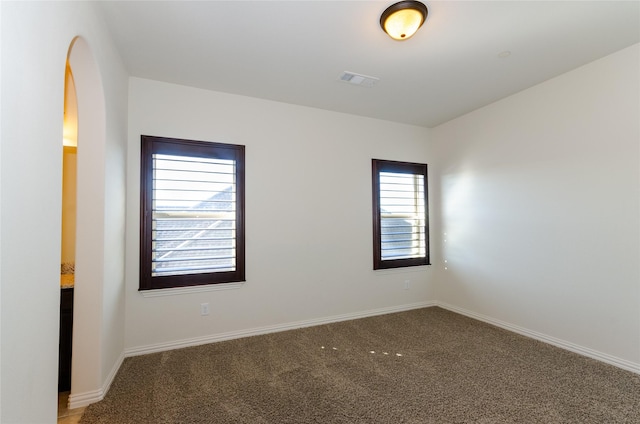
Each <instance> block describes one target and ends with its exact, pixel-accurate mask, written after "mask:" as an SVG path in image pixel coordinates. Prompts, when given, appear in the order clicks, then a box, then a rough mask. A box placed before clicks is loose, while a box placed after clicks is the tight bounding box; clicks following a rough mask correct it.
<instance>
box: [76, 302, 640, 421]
mask: <svg viewBox="0 0 640 424" xmlns="http://www.w3.org/2000/svg"><path fill="white" fill-rule="evenodd" d="M80 422H81V423H82V424H98V423H104V424H119V423H122V424H125V423H158V424H160V423H184V424H191V423H194V424H195V423H247V424H248V423H251V424H260V423H264V424H284V423H292V424H293V423H295V424H305V423H421V424H422V423H438V424H440V423H484V424H488V423H546V424H548V423H580V424H590V423H607V424H610V423H640V375H637V374H634V373H631V372H628V371H624V370H622V369H618V368H616V367H613V366H610V365H607V364H604V363H600V362H598V361H595V360H592V359H589V358H585V357H582V356H580V355H577V354H574V353H571V352H568V351H565V350H562V349H559V348H556V347H553V346H550V345H547V344H545V343H542V342H538V341H535V340H532V339H529V338H526V337H523V336H520V335H517V334H514V333H511V332H508V331H506V330H502V329H500V328H497V327H494V326H491V325H488V324H485V323H482V322H479V321H476V320H473V319H470V318H467V317H464V316H462V315H458V314H455V313H453V312H450V311H446V310H443V309H441V308H436V307H432V308H425V309H417V310H412V311H407V312H400V313H395V314H388V315H381V316H376V317H370V318H363V319H357V320H352V321H345V322H340V323H334V324H327V325H321V326H316V327H309V328H303V329H298V330H291V331H286V332H280V333H273V334H268V335H262V336H254V337H248V338H243V339H237V340H231V341H225V342H218V343H213V344H208V345H203V346H196V347H190V348H185V349H178V350H172V351H168V352H161V353H155V354H150V355H144V356H138V357H131V358H127V359H126V360H125V361H124V363H123V364H122V366H121V368H120V370H119V372H118V374H117V376H116V377H115V379H114V381H113V384H112V385H111V389H110V390H109V392H108V393H107V395H106V397H105V398H104V400H102V401H100V402H98V403H95V404H92V405H90V406H89V407H87V409H86V410H85V413H84V415H83V417H82V419H81V421H80Z"/></svg>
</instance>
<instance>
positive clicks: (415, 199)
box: [379, 172, 426, 261]
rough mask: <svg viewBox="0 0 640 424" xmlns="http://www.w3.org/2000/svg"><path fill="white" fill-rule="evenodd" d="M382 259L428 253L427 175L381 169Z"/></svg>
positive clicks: (418, 256) (420, 255)
mask: <svg viewBox="0 0 640 424" xmlns="http://www.w3.org/2000/svg"><path fill="white" fill-rule="evenodd" d="M379 201H380V221H381V226H380V236H381V243H382V246H381V256H382V260H383V261H386V260H390V259H407V258H420V257H424V256H425V254H426V234H425V227H426V215H425V203H424V175H415V174H403V173H397V172H381V173H380V200H379Z"/></svg>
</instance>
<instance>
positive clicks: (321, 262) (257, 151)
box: [126, 78, 434, 353]
mask: <svg viewBox="0 0 640 424" xmlns="http://www.w3.org/2000/svg"><path fill="white" fill-rule="evenodd" d="M141 134H145V135H156V136H167V137H176V138H185V139H194V140H205V141H214V142H226V143H233V144H243V145H245V146H246V250H247V252H246V258H247V269H246V274H247V282H246V283H245V284H244V285H243V286H242V287H241V288H238V289H233V290H222V291H212V292H204V293H188V294H179V295H173V296H164V297H153V298H146V297H143V296H142V295H141V294H140V293H138V270H139V266H138V261H139V256H138V250H139V234H138V231H137V229H138V228H139V213H140V209H139V208H140V206H139V205H140V189H139V185H140V177H139V176H140V135H141ZM427 134H428V131H427V130H426V129H425V128H419V127H413V126H408V125H401V124H396V123H391V122H386V121H379V120H374V119H367V118H362V117H356V116H350V115H345V114H339V113H334V112H327V111H322V110H317V109H311V108H304V107H299V106H293V105H287V104H282V103H276V102H269V101H264V100H258V99H254V98H248V97H242V96H235V95H229V94H224V93H218V92H211V91H205V90H199V89H194V88H189V87H183V86H178V85H171V84H166V83H161V82H155V81H150V80H144V79H137V78H131V79H130V85H129V152H128V162H127V167H128V169H127V266H126V269H127V275H126V280H127V283H126V285H127V289H126V290H127V304H126V307H127V312H126V347H127V349H128V350H129V352H130V353H131V352H132V351H135V352H145V351H149V350H150V349H151V348H152V347H155V348H158V349H165V348H168V347H170V346H172V345H173V344H174V343H178V344H179V343H186V344H188V343H191V342H194V341H196V340H200V341H206V340H212V339H215V338H216V337H221V336H224V335H229V334H239V333H242V332H247V331H254V330H256V329H265V328H273V327H274V326H283V325H288V324H291V323H300V322H309V321H310V320H321V319H327V318H328V319H330V318H331V317H336V316H342V315H345V314H355V313H367V312H368V311H375V310H380V309H385V308H404V307H409V306H410V305H415V304H417V303H424V302H428V301H430V300H433V296H432V290H433V284H434V282H433V279H432V274H431V270H430V268H429V267H421V268H419V269H413V270H394V271H382V272H374V271H373V270H372V261H373V260H372V249H373V248H372V221H371V220H372V218H371V215H372V212H371V159H372V158H381V159H394V160H405V161H415V162H427V163H429V162H431V160H432V159H433V158H432V156H431V155H430V153H429V149H428V146H427V143H426V139H427ZM405 279H410V280H411V288H410V289H409V290H404V289H403V282H404V280H405ZM204 302H208V303H210V306H211V315H209V316H206V317H201V316H200V304H201V303H204Z"/></svg>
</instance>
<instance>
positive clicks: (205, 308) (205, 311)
mask: <svg viewBox="0 0 640 424" xmlns="http://www.w3.org/2000/svg"><path fill="white" fill-rule="evenodd" d="M200 315H202V316H205V315H209V304H208V303H201V304H200Z"/></svg>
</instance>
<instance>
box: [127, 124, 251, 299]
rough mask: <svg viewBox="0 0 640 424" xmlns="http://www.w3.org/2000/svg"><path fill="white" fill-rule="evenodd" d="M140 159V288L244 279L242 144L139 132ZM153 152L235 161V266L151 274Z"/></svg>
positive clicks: (243, 155)
mask: <svg viewBox="0 0 640 424" xmlns="http://www.w3.org/2000/svg"><path fill="white" fill-rule="evenodd" d="M140 139H141V144H142V146H141V161H140V183H141V184H140V288H139V290H152V289H166V288H176V287H189V286H201V285H208V284H219V283H234V282H241V281H245V230H244V229H245V212H244V205H245V177H244V174H245V172H244V157H245V148H244V146H242V145H236V144H223V143H214V142H207V141H196V140H184V139H177V138H168V137H155V136H148V135H142V136H140ZM154 153H163V154H178V155H181V154H185V153H188V156H192V157H194V156H196V157H206V158H211V157H215V158H218V159H235V161H236V269H235V271H226V272H213V273H201V274H186V275H172V276H155V277H153V276H152V275H151V258H152V249H151V231H152V228H151V227H152V224H151V222H152V221H151V219H150V217H151V205H152V202H153V160H152V156H153V154H154Z"/></svg>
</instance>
